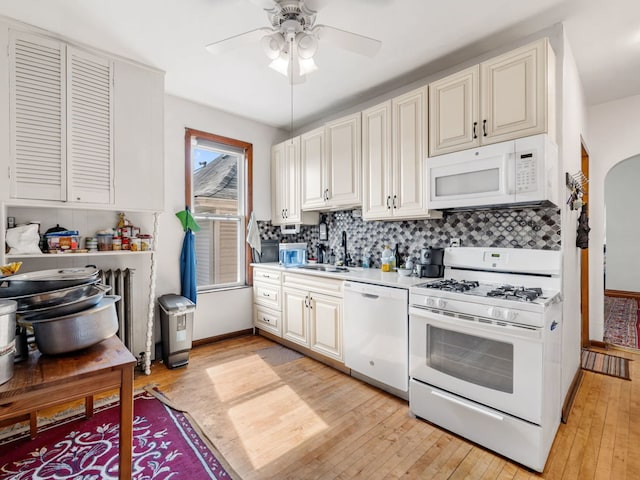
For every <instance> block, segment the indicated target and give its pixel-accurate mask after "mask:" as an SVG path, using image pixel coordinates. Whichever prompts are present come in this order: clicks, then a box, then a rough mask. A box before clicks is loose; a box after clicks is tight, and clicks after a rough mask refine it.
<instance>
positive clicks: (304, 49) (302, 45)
mask: <svg viewBox="0 0 640 480" xmlns="http://www.w3.org/2000/svg"><path fill="white" fill-rule="evenodd" d="M296 45H297V47H298V56H299V57H300V58H301V59H305V60H306V59H312V58H313V56H314V55H315V54H316V52H317V51H318V39H317V38H316V36H315V35H313V34H309V33H305V32H300V33H298V34H297V35H296Z"/></svg>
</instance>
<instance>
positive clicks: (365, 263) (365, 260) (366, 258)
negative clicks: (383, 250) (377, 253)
mask: <svg viewBox="0 0 640 480" xmlns="http://www.w3.org/2000/svg"><path fill="white" fill-rule="evenodd" d="M370 260H371V256H370V254H369V249H368V248H365V249H364V250H363V251H362V268H370V266H371V264H370Z"/></svg>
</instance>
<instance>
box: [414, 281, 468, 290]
mask: <svg viewBox="0 0 640 480" xmlns="http://www.w3.org/2000/svg"><path fill="white" fill-rule="evenodd" d="M479 285H480V283H478V282H476V281H475V280H474V281H468V280H438V281H436V282H431V283H427V284H426V285H425V286H426V287H427V288H435V289H437V290H446V291H449V292H466V291H468V290H471V289H472V288H477V287H478V286H479Z"/></svg>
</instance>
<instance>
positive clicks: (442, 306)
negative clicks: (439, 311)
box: [435, 298, 447, 308]
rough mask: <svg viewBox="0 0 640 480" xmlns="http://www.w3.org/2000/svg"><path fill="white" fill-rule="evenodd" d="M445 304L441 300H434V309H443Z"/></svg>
mask: <svg viewBox="0 0 640 480" xmlns="http://www.w3.org/2000/svg"><path fill="white" fill-rule="evenodd" d="M446 304H447V302H446V301H445V300H444V299H443V298H436V301H435V306H436V308H444V307H445V305H446Z"/></svg>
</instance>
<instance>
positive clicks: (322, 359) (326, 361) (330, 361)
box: [256, 328, 351, 375]
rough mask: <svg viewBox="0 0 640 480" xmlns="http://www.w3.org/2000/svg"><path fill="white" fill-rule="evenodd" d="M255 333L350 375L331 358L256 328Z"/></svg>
mask: <svg viewBox="0 0 640 480" xmlns="http://www.w3.org/2000/svg"><path fill="white" fill-rule="evenodd" d="M256 332H257V333H258V334H259V335H262V336H263V337H265V338H268V339H269V340H273V341H274V342H276V343H279V344H281V345H284V346H285V347H287V348H290V349H291V350H295V351H296V352H300V353H302V354H303V355H306V356H307V357H311V358H313V359H314V360H317V361H318V362H321V363H324V364H325V365H328V366H330V367H331V368H335V369H336V370H339V371H341V372H342V373H346V374H347V375H350V374H351V369H350V368H347V367H346V366H345V365H344V363H342V362H339V361H338V360H333V359H332V358H327V357H325V356H324V355H322V354H320V353H317V352H314V351H313V350H311V349H310V348H306V347H303V346H302V345H298V344H297V343H294V342H291V341H289V340H286V339H284V338H282V337H278V336H276V335H274V334H272V333H269V332H265V331H264V330H260V329H259V328H256Z"/></svg>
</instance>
